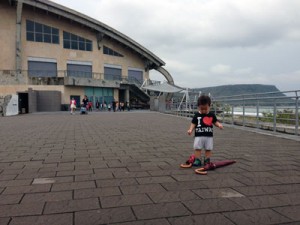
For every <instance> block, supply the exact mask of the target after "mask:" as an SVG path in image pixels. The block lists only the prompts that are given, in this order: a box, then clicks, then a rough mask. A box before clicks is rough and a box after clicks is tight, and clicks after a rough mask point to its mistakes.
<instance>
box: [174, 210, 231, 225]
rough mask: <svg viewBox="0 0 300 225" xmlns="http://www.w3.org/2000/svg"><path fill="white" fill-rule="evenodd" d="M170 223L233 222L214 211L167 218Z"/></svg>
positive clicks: (208, 224) (212, 224)
mask: <svg viewBox="0 0 300 225" xmlns="http://www.w3.org/2000/svg"><path fill="white" fill-rule="evenodd" d="M169 221H170V223H171V225H184V224H187V225H188V224H190V225H203V224H205V225H234V223H233V222H231V221H230V220H228V219H227V218H226V217H225V216H223V215H221V214H219V213H214V214H208V215H197V216H183V217H175V218H169Z"/></svg>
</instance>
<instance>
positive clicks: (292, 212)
mask: <svg viewBox="0 0 300 225" xmlns="http://www.w3.org/2000/svg"><path fill="white" fill-rule="evenodd" d="M274 210H275V211H276V212H278V213H280V214H281V215H283V216H285V217H287V218H289V219H291V220H293V221H298V222H299V223H300V213H299V212H300V205H297V206H284V207H277V208H274Z"/></svg>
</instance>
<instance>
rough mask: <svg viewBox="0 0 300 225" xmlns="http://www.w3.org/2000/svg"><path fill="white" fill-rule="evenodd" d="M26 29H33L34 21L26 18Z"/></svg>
mask: <svg viewBox="0 0 300 225" xmlns="http://www.w3.org/2000/svg"><path fill="white" fill-rule="evenodd" d="M26 30H27V31H32V32H33V31H34V23H33V22H32V21H30V20H26Z"/></svg>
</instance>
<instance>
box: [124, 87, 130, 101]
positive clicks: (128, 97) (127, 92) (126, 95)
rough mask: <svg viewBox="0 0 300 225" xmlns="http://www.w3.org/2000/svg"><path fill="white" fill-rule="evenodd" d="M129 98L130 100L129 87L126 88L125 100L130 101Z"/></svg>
mask: <svg viewBox="0 0 300 225" xmlns="http://www.w3.org/2000/svg"><path fill="white" fill-rule="evenodd" d="M129 100H130V94H129V88H126V90H125V102H129Z"/></svg>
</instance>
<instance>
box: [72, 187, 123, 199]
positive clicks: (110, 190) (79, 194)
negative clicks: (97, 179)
mask: <svg viewBox="0 0 300 225" xmlns="http://www.w3.org/2000/svg"><path fill="white" fill-rule="evenodd" d="M113 195H121V191H120V189H119V187H106V188H89V189H79V190H74V199H83V198H94V197H102V196H113Z"/></svg>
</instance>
